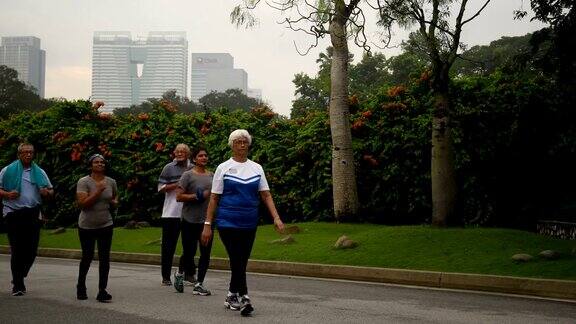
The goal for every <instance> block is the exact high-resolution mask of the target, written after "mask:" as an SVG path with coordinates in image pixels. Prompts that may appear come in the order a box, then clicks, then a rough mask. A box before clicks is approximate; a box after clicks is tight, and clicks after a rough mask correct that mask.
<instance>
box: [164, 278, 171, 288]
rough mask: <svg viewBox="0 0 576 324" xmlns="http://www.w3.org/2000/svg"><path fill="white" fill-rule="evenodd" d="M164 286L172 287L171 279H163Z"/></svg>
mask: <svg viewBox="0 0 576 324" xmlns="http://www.w3.org/2000/svg"><path fill="white" fill-rule="evenodd" d="M162 286H172V281H170V279H162Z"/></svg>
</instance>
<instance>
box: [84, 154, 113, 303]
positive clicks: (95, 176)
mask: <svg viewBox="0 0 576 324" xmlns="http://www.w3.org/2000/svg"><path fill="white" fill-rule="evenodd" d="M88 165H89V167H90V171H91V173H90V175H88V176H85V177H83V178H81V179H80V180H78V184H77V185H76V201H77V203H78V206H80V209H81V211H80V217H79V219H78V236H79V237H80V244H81V246H82V260H81V261H80V270H79V272H78V284H77V285H76V297H77V298H78V299H80V300H85V299H87V298H88V295H87V294H86V275H87V274H88V270H89V269H90V263H91V262H92V259H93V258H94V246H95V244H96V243H97V244H98V261H99V281H98V289H99V291H98V295H97V296H96V299H97V300H98V301H100V302H107V301H110V300H111V299H112V296H111V295H110V294H109V293H108V292H107V291H106V286H107V285H108V273H109V272H110V247H111V246H112V230H113V227H114V226H113V224H112V215H111V213H110V208H114V207H116V205H118V198H117V197H118V188H117V186H116V181H115V180H114V179H112V178H110V177H107V176H105V174H104V172H105V170H106V160H105V159H104V157H103V156H102V155H100V154H94V155H92V156H90V158H89V159H88Z"/></svg>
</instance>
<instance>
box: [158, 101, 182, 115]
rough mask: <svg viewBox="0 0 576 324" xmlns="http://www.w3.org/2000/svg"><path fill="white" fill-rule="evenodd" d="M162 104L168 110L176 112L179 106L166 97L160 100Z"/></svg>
mask: <svg viewBox="0 0 576 324" xmlns="http://www.w3.org/2000/svg"><path fill="white" fill-rule="evenodd" d="M160 105H161V106H162V108H164V110H166V111H168V112H172V113H173V112H176V111H177V110H178V107H177V106H176V105H175V104H174V103H173V102H171V101H170V100H166V99H162V100H160Z"/></svg>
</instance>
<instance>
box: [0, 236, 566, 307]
mask: <svg viewBox="0 0 576 324" xmlns="http://www.w3.org/2000/svg"><path fill="white" fill-rule="evenodd" d="M0 254H10V247H8V246H3V245H0ZM38 256H42V257H51V258H65V259H80V257H81V251H80V250H67V249H50V248H39V249H38ZM174 259H175V260H174V264H178V257H175V258H174ZM110 260H111V261H114V262H127V263H141V264H154V265H159V264H160V255H158V254H146V253H123V252H111V253H110ZM210 268H211V269H218V270H228V269H229V265H228V260H227V259H223V258H212V259H211V261H210ZM248 271H249V272H257V273H270V274H281V275H288V276H303V277H316V278H330V279H344V280H356V281H367V282H379V283H393V284H404V285H415V286H426V287H436V288H450V289H465V290H477V291H488V292H499V293H507V294H519V295H532V296H539V297H549V298H559V299H571V300H576V281H570V280H553V279H535V278H520V277H506V276H494V275H479V274H467V273H453V272H435V271H421V270H405V269H388V268H371V267H356V266H340V265H325V264H316V263H297V262H277V261H262V260H250V261H249V263H248Z"/></svg>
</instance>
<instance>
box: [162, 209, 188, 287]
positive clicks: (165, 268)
mask: <svg viewBox="0 0 576 324" xmlns="http://www.w3.org/2000/svg"><path fill="white" fill-rule="evenodd" d="M180 222H181V221H180V218H179V217H178V218H176V217H173V218H172V217H171V218H162V279H164V280H170V273H171V272H172V262H173V260H174V252H176V245H177V244H178V237H179V236H180V227H181V226H180ZM183 259H184V258H180V264H181V265H182V262H184V261H183Z"/></svg>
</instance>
